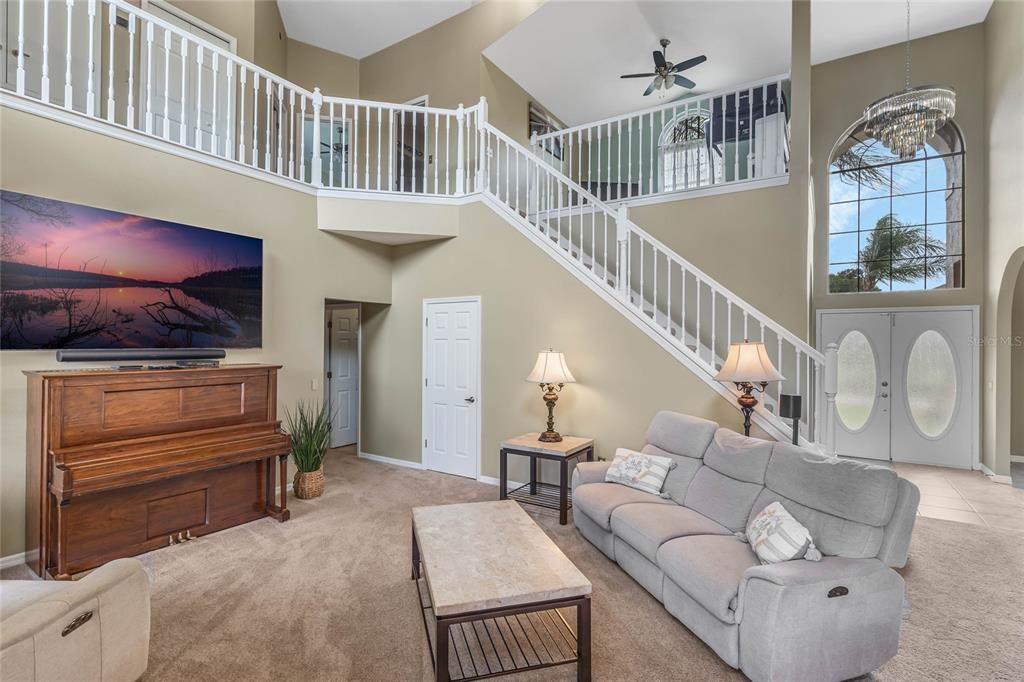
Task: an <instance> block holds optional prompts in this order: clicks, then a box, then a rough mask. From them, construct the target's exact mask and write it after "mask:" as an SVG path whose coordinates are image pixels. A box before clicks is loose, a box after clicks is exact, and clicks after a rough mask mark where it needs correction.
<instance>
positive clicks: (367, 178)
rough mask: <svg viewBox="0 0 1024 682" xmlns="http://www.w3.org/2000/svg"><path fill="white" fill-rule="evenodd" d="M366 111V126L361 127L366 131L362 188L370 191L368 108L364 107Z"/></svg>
mask: <svg viewBox="0 0 1024 682" xmlns="http://www.w3.org/2000/svg"><path fill="white" fill-rule="evenodd" d="M364 109H365V110H366V125H365V126H363V127H364V128H365V129H366V133H365V135H366V156H365V163H364V164H363V165H364V168H363V188H364V189H370V107H369V106H366V107H364Z"/></svg>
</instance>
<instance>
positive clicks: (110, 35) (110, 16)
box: [43, 2, 117, 123]
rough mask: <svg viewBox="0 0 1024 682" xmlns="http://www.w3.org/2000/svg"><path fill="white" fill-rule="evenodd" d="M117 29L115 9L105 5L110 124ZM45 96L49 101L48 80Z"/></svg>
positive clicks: (111, 118)
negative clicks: (115, 34)
mask: <svg viewBox="0 0 1024 682" xmlns="http://www.w3.org/2000/svg"><path fill="white" fill-rule="evenodd" d="M49 5H50V3H49V2H47V3H45V4H44V5H43V6H44V7H49ZM116 28H117V7H114V6H113V5H107V43H108V54H107V120H108V121H110V122H111V123H113V122H114V115H115V113H116V111H115V109H116V106H117V105H116V104H114V31H115V29H116ZM46 80H47V84H46V96H47V101H49V96H50V94H49V90H50V84H49V78H47V79H46Z"/></svg>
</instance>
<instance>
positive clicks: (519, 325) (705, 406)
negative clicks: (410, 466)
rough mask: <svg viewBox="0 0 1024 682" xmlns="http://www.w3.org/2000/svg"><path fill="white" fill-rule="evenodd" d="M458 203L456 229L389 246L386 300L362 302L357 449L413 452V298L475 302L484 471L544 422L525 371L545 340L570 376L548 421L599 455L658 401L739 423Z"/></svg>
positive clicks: (573, 284)
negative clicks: (504, 445) (509, 444)
mask: <svg viewBox="0 0 1024 682" xmlns="http://www.w3.org/2000/svg"><path fill="white" fill-rule="evenodd" d="M462 212H463V213H462V216H461V221H460V222H461V226H460V234H459V236H458V237H457V238H455V239H451V240H448V241H443V242H430V243H426V244H414V245H408V246H403V247H398V248H396V249H395V258H394V262H393V282H392V304H391V306H390V307H383V306H364V319H363V337H362V338H363V359H364V367H363V408H362V409H363V411H362V414H363V417H362V420H363V421H362V426H361V429H362V430H361V434H362V436H361V441H360V449H362V450H363V451H364V452H369V453H373V454H378V455H385V456H388V457H396V458H400V459H406V460H410V461H414V462H418V461H420V453H421V449H422V447H421V446H422V442H423V441H422V437H423V436H422V431H421V396H422V391H421V377H422V352H421V346H422V338H423V337H422V334H423V317H422V315H423V299H425V298H435V297H452V296H468V295H473V296H480V297H481V301H482V302H481V325H482V336H483V338H482V342H481V346H482V354H483V357H482V375H483V376H482V386H481V390H480V396H479V397H480V405H481V408H482V410H483V412H482V422H483V431H482V438H481V442H482V448H483V449H482V453H481V459H482V466H481V471H480V473H481V474H483V475H485V476H493V477H496V476H497V475H498V445H499V443H500V442H501V441H502V440H503V439H505V438H508V437H510V436H514V435H517V434H519V433H522V432H527V431H537V430H539V429H540V428H541V427H542V425H543V423H544V419H545V416H546V411H545V408H544V404H543V403H542V402H541V400H540V395H539V392H538V390H537V387H536V386H535V385H533V384H528V383H527V382H526V381H524V379H525V377H526V375H527V374H528V373H529V371H530V368H531V367H532V366H533V362H534V361H535V360H536V357H537V352H538V351H539V350H542V349H544V348H547V347H549V346H552V347H554V348H556V349H558V350H561V351H563V352H564V353H565V354H566V359H567V361H568V363H569V366H570V367H571V368H572V371H573V374H574V375H575V376H576V378H577V379H578V381H579V383H577V384H573V385H571V386H569V387H567V388H566V389H565V390H564V391H563V392H562V394H561V398H560V399H559V402H558V407H557V411H556V425H557V426H558V428H559V430H560V431H561V432H562V433H570V434H579V435H587V436H592V437H594V438H595V439H596V441H597V454H598V455H599V456H603V457H610V456H611V455H612V454H614V450H615V448H616V447H620V446H626V447H639V446H640V445H642V444H643V437H644V432H645V430H646V428H647V424H648V422H649V421H650V419H651V417H652V416H653V415H654V414H655V413H656V412H657V411H658V410H662V409H671V410H678V411H681V412H687V413H691V414H698V415H702V416H704V417H707V418H709V419H716V420H719V421H720V422H721V423H722V424H723V425H726V426H729V427H731V428H737V429H738V428H739V427H740V426H741V424H742V418H741V415H740V413H739V412H738V411H737V410H736V409H735V408H734V407H732V406H730V405H729V404H728V402H727V401H726V400H725V399H724V398H722V397H721V396H720V395H719V394H717V393H715V392H714V391H712V390H711V389H710V388H709V387H708V386H707V385H705V384H704V383H703V382H702V381H701V380H700V379H698V378H697V377H696V376H695V375H694V374H692V373H691V372H690V371H689V370H688V369H686V368H685V367H684V366H683V365H682V364H680V363H679V362H678V361H677V360H676V359H675V358H673V357H672V356H671V355H669V354H668V353H667V352H665V351H663V350H661V349H660V348H659V347H658V346H657V345H655V344H654V343H653V342H652V341H651V340H650V339H649V338H648V337H647V336H646V335H645V334H644V333H643V332H642V331H640V330H639V329H638V328H637V327H635V326H634V325H633V324H632V323H631V322H630V321H629V320H627V319H626V318H624V317H623V316H622V315H621V314H619V313H618V312H616V311H615V310H614V309H613V308H612V307H610V306H609V305H608V304H607V303H605V302H604V301H603V300H601V299H600V298H599V297H598V296H597V295H595V294H594V292H592V291H590V290H589V289H588V288H587V287H586V286H584V285H583V284H582V283H580V282H579V281H578V280H577V279H576V278H575V277H573V276H572V275H571V274H569V273H568V272H566V271H565V269H563V268H562V266H560V265H559V264H558V263H556V262H555V261H554V260H553V259H552V258H551V257H550V256H548V255H547V254H545V253H544V252H543V251H542V250H541V249H540V248H539V247H537V246H536V245H534V244H532V243H531V242H530V241H529V240H528V239H527V238H526V237H525V236H523V235H521V234H520V233H519V232H518V231H517V230H516V229H515V228H513V227H511V226H510V225H509V224H508V223H507V222H506V221H505V220H504V219H503V218H500V217H499V216H498V215H497V214H495V213H494V212H493V211H492V210H491V209H490V208H489V207H488V206H486V205H485V204H483V203H473V204H469V205H467V206H465V207H463V208H462ZM553 318H554V319H557V322H556V323H553V322H552V319H553ZM517 473H518V475H523V474H522V472H517ZM514 475H515V474H514ZM520 480H522V479H520Z"/></svg>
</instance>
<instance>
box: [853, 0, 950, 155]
mask: <svg viewBox="0 0 1024 682" xmlns="http://www.w3.org/2000/svg"><path fill="white" fill-rule="evenodd" d="M955 113H956V92H954V90H953V88H947V87H942V86H939V85H924V86H920V87H916V88H912V87H910V0H907V87H906V88H905V89H903V90H900V91H899V92H894V93H893V94H891V95H887V96H885V97H883V98H882V99H880V100H878V101H876V102H873V103H871V104H870V105H868V107H867V108H866V109H865V110H864V118H865V120H866V121H867V125H866V128H867V132H868V134H869V135H871V136H872V137H874V138H876V139H878V140H881V141H882V144H884V145H885V146H886V147H888V148H889V149H890V150H891V151H892V152H893V153H895V154H897V155H898V156H899V157H900V158H901V159H912V158H914V156H915V155H916V154H917V152H918V150H920V149H922V148H923V147H924V145H925V142H926V141H927V140H928V139H929V138H931V137H932V136H933V135H935V131H937V130H938V129H939V128H941V127H942V126H944V125H946V121H948V120H949V119H950V118H952V117H953V115H954V114H955Z"/></svg>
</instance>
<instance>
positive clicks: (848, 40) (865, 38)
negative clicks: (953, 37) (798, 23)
mask: <svg viewBox="0 0 1024 682" xmlns="http://www.w3.org/2000/svg"><path fill="white" fill-rule="evenodd" d="M991 6H992V0H912V1H911V3H910V37H911V38H921V37H923V36H930V35H933V34H935V33H942V32H943V31H951V30H953V29H955V28H960V27H962V26H970V25H972V24H977V23H979V22H982V21H984V20H985V16H986V15H987V14H988V10H989V8H990V7H991ZM906 38H907V6H906V2H904V1H903V0H813V1H812V3H811V63H813V64H821V63H822V62H830V61H832V60H833V59H841V58H842V57H849V56H850V55H852V54H858V53H860V52H867V51H868V50H875V49H877V48H879V47H885V46H886V45H895V44H896V43H901V42H903V41H904V40H906Z"/></svg>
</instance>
